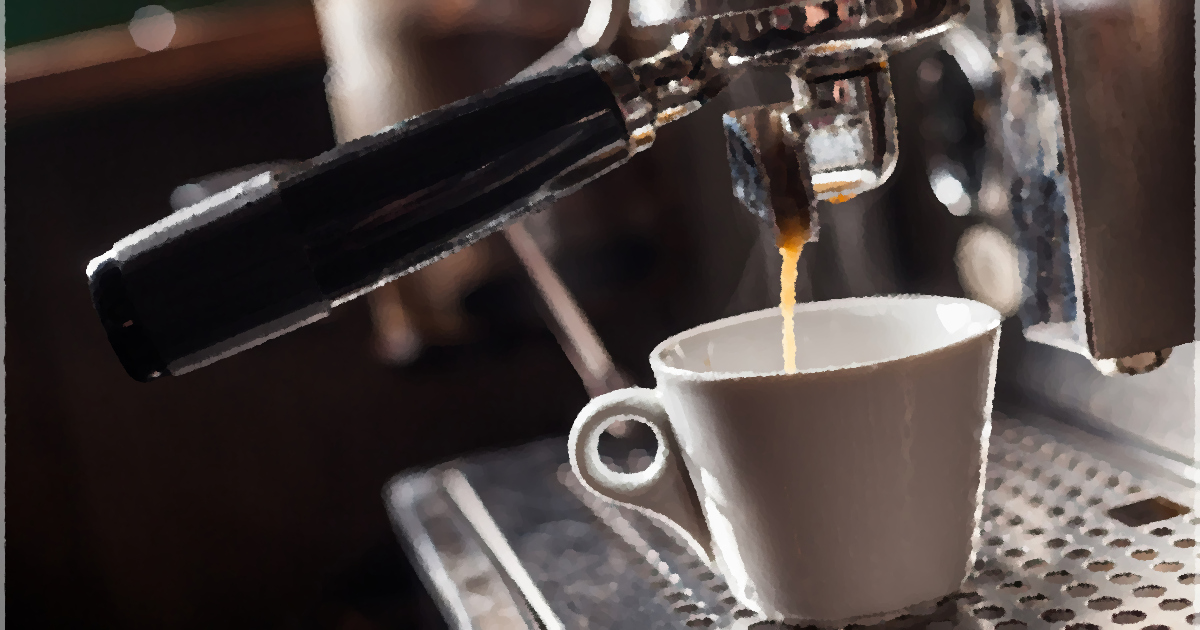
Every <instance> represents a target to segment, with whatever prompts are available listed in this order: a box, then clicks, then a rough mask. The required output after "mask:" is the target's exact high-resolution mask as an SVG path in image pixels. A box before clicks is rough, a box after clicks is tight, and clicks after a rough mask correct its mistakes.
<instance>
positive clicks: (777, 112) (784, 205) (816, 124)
mask: <svg viewBox="0 0 1200 630" xmlns="http://www.w3.org/2000/svg"><path fill="white" fill-rule="evenodd" d="M789 75H790V77H791V79H792V87H793V92H794V93H793V100H792V101H791V102H790V103H778V104H774V105H763V106H757V107H748V108H744V109H741V110H736V111H732V112H729V113H728V114H726V115H725V116H724V118H723V120H724V124H725V133H726V140H727V144H728V151H729V166H730V172H731V174H732V177H733V188H734V196H735V197H736V198H737V199H738V200H739V201H740V202H741V203H742V205H743V206H745V207H746V208H747V209H748V210H750V212H751V213H753V214H754V215H756V216H757V217H758V218H759V219H761V220H763V221H765V222H766V223H768V224H769V225H771V226H772V228H773V230H774V232H775V235H776V238H777V239H778V240H780V241H781V242H782V238H783V236H784V235H785V234H790V235H795V234H797V233H798V230H803V232H804V233H807V235H808V240H810V241H812V240H816V238H817V225H818V223H817V216H816V207H817V202H818V201H830V202H834V203H837V202H841V201H845V200H847V199H850V198H852V197H854V196H856V195H859V194H861V193H864V192H866V191H868V190H871V189H874V188H876V187H878V186H880V185H881V184H882V183H883V182H884V181H886V180H887V178H888V177H889V176H890V175H891V173H892V171H893V170H894V169H895V166H896V114H895V103H894V99H893V97H892V90H891V81H890V77H889V74H888V69H887V55H886V53H885V52H884V50H883V47H882V45H881V44H879V43H878V42H873V43H868V44H865V45H864V43H863V42H855V43H854V44H849V43H839V44H836V45H828V46H823V47H820V48H818V49H817V50H816V51H814V52H813V53H812V54H811V55H810V56H808V57H805V58H803V59H801V60H800V61H798V62H797V63H796V64H795V65H793V66H792V67H791V68H790V70H789Z"/></svg>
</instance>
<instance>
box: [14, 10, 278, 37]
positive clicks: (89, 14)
mask: <svg viewBox="0 0 1200 630" xmlns="http://www.w3.org/2000/svg"><path fill="white" fill-rule="evenodd" d="M217 3H218V2H217V1H216V0H6V2H5V4H4V13H5V16H4V17H5V23H4V47H5V48H11V47H13V46H20V45H21V44H28V43H30V42H37V41H42V40H44V39H50V38H52V37H59V36H62V35H69V34H71V33H77V32H79V31H87V30H91V29H94V28H100V27H103V26H112V25H114V24H124V23H127V22H129V20H131V19H133V12H134V11H137V10H138V9H140V8H142V7H144V6H146V5H149V4H157V5H160V6H164V7H166V8H168V9H170V10H172V11H179V10H181V9H192V8H195V7H201V6H207V5H213V4H217ZM260 3H261V2H254V1H253V0H234V1H233V2H221V3H220V4H225V5H230V6H238V5H247V4H260Z"/></svg>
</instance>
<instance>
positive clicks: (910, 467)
mask: <svg viewBox="0 0 1200 630" xmlns="http://www.w3.org/2000/svg"><path fill="white" fill-rule="evenodd" d="M1000 319H1001V318H1000V314H999V313H997V312H996V311H995V310H994V309H992V308H990V307H988V306H985V305H983V304H980V303H978V302H974V301H970V300H963V299H954V298H941V297H920V296H896V297H875V298H855V299H847V300H834V301H829V302H816V303H809V304H801V305H799V306H797V307H796V311H795V321H796V324H795V329H796V344H797V354H796V364H797V367H798V372H796V373H792V374H787V373H784V371H783V357H782V350H781V341H782V332H781V329H782V317H781V315H780V312H779V309H777V308H775V309H769V310H764V311H759V312H756V313H749V314H746V315H740V316H737V317H732V318H729V319H724V320H720V321H717V322H714V323H711V324H707V325H704V326H700V327H698V328H695V329H692V330H689V331H687V332H684V333H682V334H679V335H676V336H675V337H672V338H670V339H668V340H666V341H664V342H662V343H661V344H659V346H658V347H657V348H655V350H654V352H653V353H652V354H651V355H650V365H651V366H652V368H653V370H654V374H655V378H656V380H657V383H658V387H657V388H656V389H653V390H649V389H640V388H630V389H623V390H619V391H615V392H611V393H608V394H605V395H603V396H599V397H597V398H596V399H594V400H592V401H591V403H589V404H588V405H587V406H586V407H584V409H583V410H582V411H581V412H580V413H579V417H578V418H577V419H576V420H575V425H574V427H573V428H572V430H571V438H570V447H569V448H570V456H571V467H572V468H573V469H574V470H575V474H576V475H577V476H578V477H579V479H580V480H581V481H582V482H583V484H584V485H585V486H587V487H588V488H589V489H590V490H591V491H593V492H595V493H596V494H598V495H600V496H602V497H604V498H606V499H609V500H611V501H615V502H618V503H621V504H624V505H628V506H631V507H633V508H636V509H638V510H641V511H643V512H646V513H649V514H650V515H652V516H655V517H658V518H659V519H661V520H663V521H666V522H667V523H668V524H670V525H672V526H673V527H674V529H675V530H676V531H677V532H678V533H680V534H681V535H682V536H683V538H684V539H685V540H686V541H687V542H688V543H689V544H690V545H691V546H692V547H693V548H694V549H695V550H696V551H697V552H698V553H700V554H701V555H702V556H703V557H704V559H705V560H706V561H708V562H710V563H712V566H714V568H716V569H717V570H719V571H720V572H721V573H722V574H724V576H725V578H726V579H727V580H728V582H729V586H730V588H731V589H732V590H733V593H734V595H736V596H737V598H738V599H739V600H740V601H741V603H742V604H744V605H745V606H747V607H749V608H751V609H753V610H755V611H757V612H759V613H760V614H762V615H764V616H766V617H767V618H768V619H774V620H780V621H784V622H789V623H796V622H804V623H816V624H818V625H822V626H836V625H841V624H845V623H851V622H854V621H860V620H864V619H871V618H886V617H888V616H889V615H894V614H898V613H901V612H904V611H905V610H907V609H910V608H911V607H913V606H917V605H920V604H927V603H929V602H932V601H935V600H938V599H940V598H942V597H944V596H946V595H949V594H952V593H954V592H955V591H956V590H958V588H959V587H960V586H961V583H962V581H963V579H964V578H965V577H966V575H967V572H968V571H969V568H970V567H969V565H970V564H971V563H972V562H973V556H974V549H975V539H976V535H977V534H976V531H977V525H978V519H979V511H980V509H981V508H980V505H981V503H980V499H981V497H982V492H983V484H982V482H983V466H984V462H985V461H986V457H985V452H986V450H987V439H988V435H989V433H990V430H991V403H992V389H993V385H994V382H995V365H996V348H997V344H998V342H999V338H1000ZM630 417H632V418H636V419H640V420H642V421H644V422H645V423H646V424H648V425H650V427H651V428H652V429H653V430H654V433H655V436H656V438H657V439H658V449H657V453H656V456H655V459H654V461H653V463H651V465H650V466H649V467H648V468H647V469H646V470H643V471H642V472H638V473H633V474H630V473H621V472H616V471H614V470H612V469H611V468H609V467H608V466H607V465H605V464H604V463H603V462H602V461H601V459H600V457H599V454H598V452H597V447H598V443H599V438H600V434H601V433H602V432H603V431H604V430H605V429H606V428H607V427H608V426H609V425H610V424H611V423H612V422H613V421H615V420H617V419H628V418H630Z"/></svg>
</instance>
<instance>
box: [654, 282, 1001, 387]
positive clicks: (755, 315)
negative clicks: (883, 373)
mask: <svg viewBox="0 0 1200 630" xmlns="http://www.w3.org/2000/svg"><path fill="white" fill-rule="evenodd" d="M902 300H914V301H936V302H937V303H939V304H966V305H969V306H975V307H979V308H982V309H984V312H985V313H987V317H986V320H985V325H984V327H983V328H982V329H981V330H979V331H977V332H974V333H972V334H970V335H967V336H966V337H964V338H962V339H960V340H958V341H955V342H954V343H949V344H945V345H940V346H937V347H936V348H932V349H930V350H926V351H924V352H917V353H913V354H902V355H896V356H887V357H883V358H881V359H878V360H875V361H866V362H863V363H847V364H845V365H838V366H834V367H823V368H810V369H804V370H797V371H795V372H784V371H783V370H777V371H773V372H751V371H744V372H695V371H692V370H687V369H684V368H678V367H673V366H669V365H667V364H666V363H665V362H664V361H663V359H662V355H663V354H664V353H665V352H666V351H667V349H668V348H670V347H671V346H674V345H676V344H678V343H679V342H680V341H683V340H684V339H687V338H688V337H692V336H695V335H699V334H703V333H706V332H709V331H711V330H716V329H719V328H725V327H728V326H733V325H737V324H741V323H744V322H750V321H755V320H758V319H763V318H765V317H771V316H773V315H778V314H779V307H778V306H774V307H770V308H765V309H762V310H759V311H752V312H750V313H743V314H741V315H733V316H730V317H724V318H722V319H718V320H716V321H712V322H709V323H707V324H701V325H699V326H695V327H693V328H689V329H687V330H685V331H683V332H680V333H677V334H675V335H672V336H671V337H668V338H667V339H666V340H664V341H662V342H661V343H659V344H658V345H657V346H655V347H654V350H652V351H651V352H650V368H651V369H652V370H653V371H654V373H655V374H667V375H670V376H675V377H680V378H685V379H690V380H695V381H731V380H740V379H748V378H753V379H759V380H765V381H773V380H786V379H791V378H803V377H811V376H813V375H816V374H838V373H845V372H849V371H853V370H861V369H868V368H871V367H875V366H879V365H882V364H886V363H895V362H897V361H903V360H909V359H918V358H921V357H928V356H933V355H936V354H938V353H940V352H947V351H949V350H951V349H953V348H957V347H959V346H962V345H964V344H968V343H971V342H972V341H975V340H976V339H978V338H980V337H983V336H985V335H988V334H991V333H992V332H993V331H995V330H996V329H998V328H999V327H1000V324H1001V323H1002V321H1003V319H1004V318H1003V316H1001V315H1000V312H999V311H997V310H996V309H994V308H992V307H991V306H988V305H987V304H984V303H983V302H979V301H977V300H972V299H969V298H957V297H945V296H937V295H919V294H897V295H883V296H871V297H851V298H839V299H836V300H823V301H818V302H803V303H800V304H797V305H796V310H795V312H797V313H801V312H815V311H826V310H837V309H839V308H843V307H845V306H846V305H847V304H851V303H852V304H856V305H864V306H869V305H872V304H880V305H887V304H893V303H895V302H897V301H902Z"/></svg>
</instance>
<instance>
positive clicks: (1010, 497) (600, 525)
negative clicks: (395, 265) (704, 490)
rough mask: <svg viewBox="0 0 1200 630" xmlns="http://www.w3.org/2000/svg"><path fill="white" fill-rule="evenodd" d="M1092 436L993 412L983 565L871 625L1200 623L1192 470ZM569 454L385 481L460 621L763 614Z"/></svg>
mask: <svg viewBox="0 0 1200 630" xmlns="http://www.w3.org/2000/svg"><path fill="white" fill-rule="evenodd" d="M1087 442H1088V440H1082V441H1080V440H1070V441H1069V442H1068V440H1065V439H1063V438H1062V437H1061V435H1060V437H1059V438H1058V439H1055V438H1053V437H1051V435H1050V434H1049V433H1048V432H1046V431H1044V430H1040V429H1038V428H1034V427H1033V426H1028V425H1025V424H1021V423H1017V422H1014V421H1012V420H1008V419H1005V418H997V419H996V421H995V422H994V431H993V435H992V439H991V442H990V445H989V465H988V471H987V481H986V492H985V495H984V497H985V498H984V508H983V516H982V522H981V526H980V529H981V533H980V547H979V551H978V554H977V560H976V561H975V566H974V569H975V570H974V571H973V572H972V573H971V575H970V577H969V578H968V580H967V581H966V583H965V584H964V588H963V590H962V592H960V593H957V594H955V595H952V596H950V597H947V598H946V599H945V600H943V601H942V602H941V603H939V604H938V605H937V606H936V607H931V608H930V609H927V610H914V611H911V612H912V614H910V615H907V616H904V617H901V618H899V619H894V620H892V621H889V622H886V623H883V624H879V625H878V626H876V627H878V628H886V629H888V630H892V629H901V628H903V629H908V628H914V629H915V628H929V629H930V630H951V629H957V628H963V629H967V628H980V629H988V628H996V629H1007V630H1014V629H1020V628H1027V627H1028V628H1067V629H1070V630H1094V629H1097V628H1135V629H1153V630H1162V629H1163V628H1175V629H1182V628H1186V627H1190V626H1192V625H1200V614H1197V611H1196V609H1195V606H1194V601H1196V600H1197V594H1196V588H1197V585H1196V583H1195V578H1196V566H1197V557H1198V556H1197V551H1200V548H1197V547H1196V546H1195V544H1196V542H1195V540H1194V536H1195V531H1196V525H1197V524H1198V523H1200V518H1196V517H1195V515H1194V514H1175V515H1173V514H1174V511H1177V510H1174V507H1173V504H1182V505H1191V504H1192V501H1191V498H1192V492H1193V490H1192V488H1191V487H1190V486H1191V483H1190V482H1189V481H1187V480H1186V479H1185V478H1183V477H1181V476H1177V475H1175V474H1174V473H1173V472H1172V471H1171V470H1170V469H1169V468H1156V467H1154V466H1149V467H1147V466H1142V465H1140V464H1139V465H1137V466H1134V465H1133V464H1134V463H1138V462H1135V461H1134V460H1132V459H1131V460H1129V461H1124V460H1122V458H1121V457H1119V456H1118V455H1119V453H1117V452H1114V451H1112V450H1111V449H1106V448H1099V447H1098V446H1103V445H1099V444H1098V443H1088V444H1087V445H1086V446H1085V445H1083V443H1087ZM566 453H567V449H566V443H565V440H550V441H545V442H539V443H535V444H531V445H529V446H526V447H523V448H521V449H517V450H514V451H509V452H504V453H495V454H490V455H486V456H481V457H477V458H471V459H466V460H460V461H456V462H451V463H450V464H447V465H445V466H442V467H438V468H435V469H432V470H428V471H423V472H420V473H415V474H409V475H405V476H402V477H399V478H397V479H396V480H395V481H394V482H393V483H392V484H391V485H390V486H389V488H388V489H387V499H388V502H389V507H390V509H391V512H392V516H393V519H394V520H395V522H396V524H397V526H398V530H399V532H400V535H401V538H402V539H403V540H404V542H406V543H407V545H408V548H409V551H410V554H411V556H412V558H413V560H414V561H415V562H416V563H417V564H418V565H419V566H420V568H421V570H422V571H423V573H424V577H425V579H426V583H427V585H428V586H429V587H430V590H431V591H432V592H433V593H434V594H435V595H436V596H437V597H438V598H439V599H440V603H441V605H442V608H443V611H444V612H445V613H446V617H447V619H448V621H449V623H450V625H451V626H452V627H459V628H481V629H487V630H492V629H502V628H503V629H507V628H592V629H595V628H602V629H609V628H613V629H616V628H631V629H632V628H636V629H639V630H650V629H655V628H689V627H692V628H695V627H712V628H748V627H751V626H755V625H756V624H761V623H762V620H761V619H759V618H758V617H757V616H756V614H755V613H753V612H752V611H750V610H747V609H745V608H742V607H741V606H739V605H738V603H737V601H736V600H735V599H734V598H733V597H731V595H730V593H729V588H728V586H727V585H726V584H725V581H724V579H723V578H722V577H721V576H720V575H717V574H714V573H713V571H712V570H710V569H709V568H708V567H707V566H705V565H704V564H703V563H702V562H700V560H699V559H698V558H697V557H696V556H695V555H693V554H692V553H691V552H690V551H689V550H687V549H686V548H685V547H684V546H683V545H682V544H681V543H680V542H678V541H677V540H676V539H675V538H674V537H673V536H672V535H671V534H668V533H667V532H666V531H665V530H663V529H661V528H660V527H658V526H657V525H655V524H654V523H653V522H652V521H650V519H648V518H646V517H645V516H643V515H641V514H639V513H637V512H634V511H632V510H626V509H624V508H618V507H614V506H612V505H611V504H608V503H605V502H604V501H602V500H600V499H598V498H596V497H594V496H593V495H591V494H590V493H588V492H587V491H586V490H584V489H583V488H582V487H581V486H580V485H579V483H578V482H577V481H576V479H575V477H574V475H573V474H571V472H570V469H569V467H568V466H567V465H566ZM1139 461H1140V460H1139ZM1141 463H1144V462H1141ZM1176 472H1177V470H1176ZM1162 499H1166V501H1163V500H1162ZM1122 506H1132V507H1129V508H1125V509H1124V510H1121V511H1118V512H1116V513H1115V515H1116V516H1117V517H1119V518H1120V519H1121V520H1118V518H1114V516H1110V514H1109V512H1110V510H1112V508H1118V507H1122ZM1173 510H1174V511H1173ZM1164 517H1165V518H1164ZM1155 519H1157V520H1155ZM1150 520H1153V522H1148V523H1147V522H1146V521H1150ZM1122 521H1125V522H1122ZM1126 523H1130V524H1126ZM1139 523H1145V524H1139Z"/></svg>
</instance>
